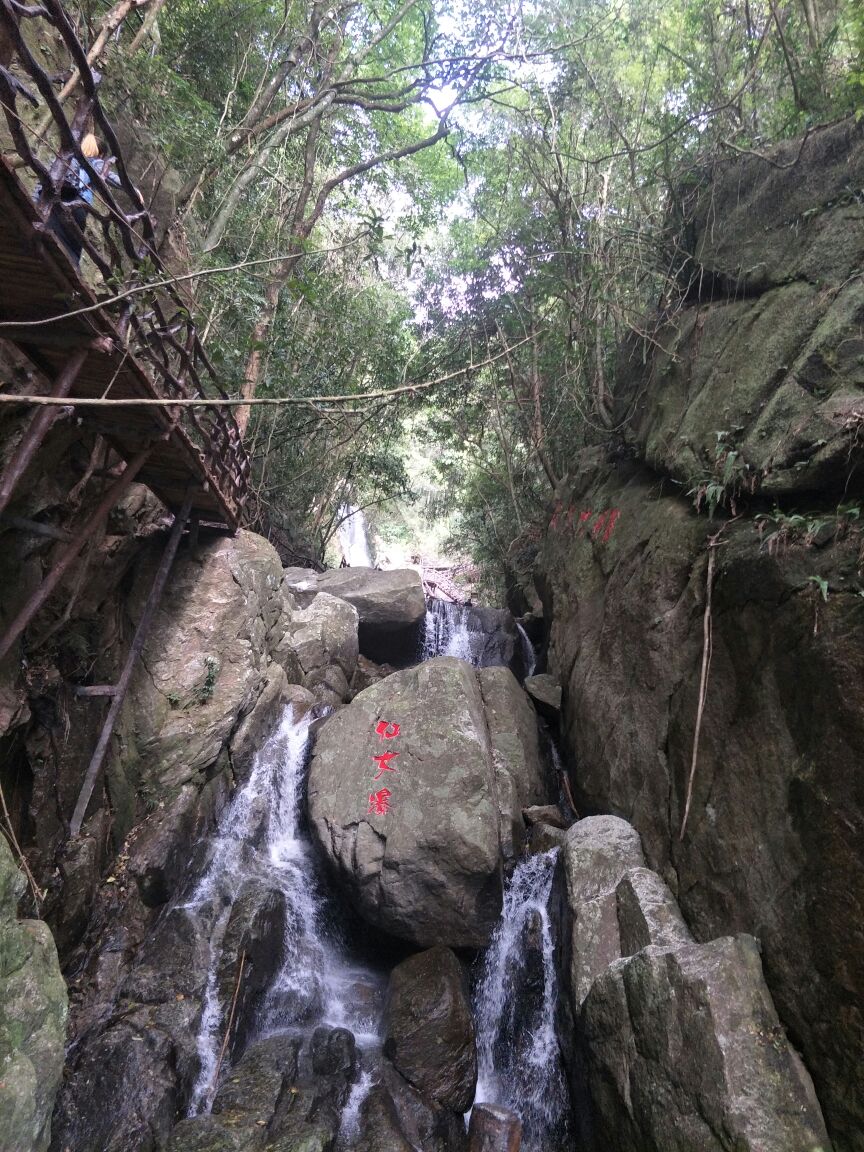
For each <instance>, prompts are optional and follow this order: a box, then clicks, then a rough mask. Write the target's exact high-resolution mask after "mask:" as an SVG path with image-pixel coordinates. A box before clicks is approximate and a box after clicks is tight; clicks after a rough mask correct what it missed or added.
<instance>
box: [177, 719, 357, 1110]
mask: <svg viewBox="0 0 864 1152" xmlns="http://www.w3.org/2000/svg"><path fill="white" fill-rule="evenodd" d="M308 735H309V717H308V716H306V717H304V718H303V719H301V720H298V721H295V720H294V719H293V717H292V710H291V708H290V707H289V708H287V709H286V711H285V714H284V716H283V717H282V720H281V722H280V724H279V725H278V726H277V728H276V730H275V731H274V732H273V734H272V735H271V736H270V738H269V739H268V740H267V741H266V742H265V743H264V744H263V745H262V746H261V748H260V750H259V751H258V753H257V755H256V757H255V762H254V764H253V767H252V772H251V773H250V776H249V779H248V780H247V782H246V783H245V784H244V785H243V786H242V787H241V788H240V789H239V790H238V791H237V793H236V794H235V796H234V797H233V799H232V800H231V802H230V804H229V806H228V807H227V808H226V810H225V812H224V813H223V815H222V818H221V820H220V822H219V828H218V832H217V835H216V836H215V837H214V839H213V841H212V849H213V851H212V858H211V861H210V864H209V866H208V868H207V869H206V871H205V872H204V875H203V876H202V877H201V879H200V881H199V882H198V884H197V886H196V887H195V889H194V891H193V892H192V895H191V897H190V898H189V900H188V901H187V902H186V903H185V904H184V905H183V906H182V907H183V908H184V910H185V911H186V913H187V914H188V915H189V916H192V917H195V918H196V919H198V920H199V922H202V923H203V924H204V926H205V930H206V935H207V937H208V938H209V943H210V963H209V968H208V973H207V984H206V990H205V997H204V1004H203V1010H202V1015H201V1023H200V1027H199V1032H198V1038H197V1044H198V1057H199V1061H200V1070H199V1073H198V1079H197V1081H196V1083H195V1086H194V1089H193V1092H192V1097H191V1102H190V1105H189V1115H190V1116H196V1115H198V1114H199V1113H201V1112H207V1111H209V1109H210V1105H211V1103H212V1100H213V1095H214V1093H215V1090H216V1087H217V1084H216V1080H217V1078H218V1073H219V1049H220V1043H221V1039H222V1033H223V1031H224V1014H225V1012H226V1011H227V1005H225V1004H224V1003H220V997H219V988H218V984H219V967H220V960H221V953H222V945H223V942H224V940H225V936H226V930H227V929H228V925H229V922H230V919H231V914H232V910H233V908H234V904H235V902H236V901H237V900H238V898H240V897H241V893H242V892H245V891H249V889H250V887H251V888H254V887H257V888H258V891H259V892H260V893H262V894H264V895H265V896H268V895H271V894H277V895H278V896H280V897H281V898H282V900H284V905H285V910H286V915H285V933H284V938H283V941H282V957H281V961H280V966H279V969H278V972H277V973H276V976H275V979H274V980H273V981H272V982H271V984H270V987H269V989H268V990H267V992H266V994H265V996H264V1000H263V1003H262V1004H261V1005H260V1008H259V1011H258V1014H257V1021H256V1028H255V1034H256V1036H257V1037H259V1038H260V1037H264V1036H268V1035H272V1034H274V1033H276V1032H281V1031H288V1030H292V1029H297V1028H298V1027H301V1026H302V1027H303V1028H304V1029H306V1028H311V1027H315V1026H316V1025H318V1024H325V1025H328V1026H329V1027H331V1028H335V1027H341V1028H348V1029H349V1030H350V1031H351V1032H353V1033H354V1036H355V1040H356V1041H357V1044H358V1047H360V1048H363V1047H370V1046H373V1045H375V1044H377V1043H378V1042H379V1038H378V1033H377V1024H378V1021H377V1012H376V1011H375V1009H374V1008H367V1009H366V1010H365V1011H364V1009H363V1008H362V1007H361V1008H360V1009H359V1010H358V1009H355V1008H354V1007H353V1005H352V1000H353V999H356V997H354V996H353V995H352V994H353V993H354V992H355V991H356V989H357V986H358V984H361V983H364V982H365V983H366V984H369V983H374V982H375V980H376V977H375V976H373V975H372V974H371V973H369V972H366V971H364V970H362V969H359V968H353V967H351V966H350V965H349V964H348V962H347V961H346V959H345V958H344V957H343V956H342V955H341V954H340V952H339V950H338V949H337V948H336V946H335V945H334V944H333V942H332V941H331V940H330V939H329V938H328V934H327V930H326V924H325V920H326V907H325V902H324V899H323V896H322V894H321V891H320V888H319V886H318V884H317V882H316V872H315V867H316V866H315V863H314V860H313V856H312V850H311V845H310V844H309V841H308V840H307V838H306V837H305V835H304V834H303V833H302V831H301V828H300V809H301V804H302V793H303V774H304V769H305V764H306V747H307V742H308ZM366 999H367V1001H368V1000H373V1001H374V995H373V996H371V997H366ZM360 1000H361V1001H362V1000H363V997H360ZM355 1107H356V1103H355Z"/></svg>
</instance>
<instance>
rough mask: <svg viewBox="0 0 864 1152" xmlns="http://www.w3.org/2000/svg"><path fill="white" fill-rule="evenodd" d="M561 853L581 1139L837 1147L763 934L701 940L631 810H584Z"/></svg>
mask: <svg viewBox="0 0 864 1152" xmlns="http://www.w3.org/2000/svg"><path fill="white" fill-rule="evenodd" d="M561 857H562V861H563V873H564V880H565V896H566V899H565V912H564V928H565V931H564V943H565V948H564V952H565V957H566V958H567V959H569V963H568V964H567V965H566V967H565V981H566V988H567V992H568V999H569V1012H570V1019H571V1020H572V1027H571V1028H570V1029H569V1030H568V1031H569V1036H568V1038H567V1043H568V1046H569V1066H570V1073H571V1090H572V1094H573V1100H574V1118H575V1121H576V1125H577V1129H578V1133H579V1147H580V1148H584V1149H585V1152H601V1150H602V1149H606V1148H610V1147H614V1148H616V1149H619V1150H620V1152H654V1150H655V1149H657V1148H662V1149H664V1152H665V1150H666V1149H669V1150H670V1152H690V1150H691V1149H694V1148H698V1149H700V1152H702V1150H703V1149H704V1150H705V1152H723V1150H724V1149H728V1148H730V1147H734V1148H736V1149H739V1148H740V1149H741V1150H742V1152H791V1150H793V1149H794V1150H795V1152H824V1150H825V1149H827V1147H828V1137H827V1134H826V1132H825V1126H824V1122H823V1119H822V1113H821V1111H820V1108H819V1103H818V1101H817V1099H816V1094H815V1092H814V1089H813V1084H812V1081H811V1079H810V1077H809V1075H808V1073H807V1071H806V1070H805V1068H804V1066H803V1064H802V1063H801V1060H800V1058H799V1057H798V1055H797V1053H796V1052H795V1051H794V1049H793V1048H792V1047H791V1045H790V1044H789V1042H788V1040H787V1038H786V1034H785V1032H784V1031H783V1029H782V1027H781V1026H780V1022H779V1020H778V1018H777V1013H776V1010H775V1008H774V1004H773V1002H772V1000H771V996H770V994H769V992H768V989H767V987H766V986H765V981H764V979H763V976H762V966H761V962H760V957H759V951H758V946H757V944H756V942H755V940H753V938H752V937H750V936H746V935H740V936H738V937H734V938H733V937H725V938H721V939H719V940H715V941H713V942H711V943H709V944H696V943H694V941H693V938H692V936H691V935H690V932H689V930H688V928H687V926H686V924H685V923H684V920H683V918H682V916H681V913H680V911H679V909H678V906H677V904H676V902H675V899H674V897H673V896H672V893H671V892H670V891H669V889H668V888H667V886H666V885H665V884H664V883H663V881H662V880H661V879H660V877H659V876H658V875H657V874H656V873H654V872H652V871H651V870H649V869H647V868H645V867H644V866H643V863H642V862H643V856H642V849H641V845H640V843H639V837H638V835H637V833H636V832H635V830H634V829H633V828H632V827H631V826H630V825H629V824H627V823H626V821H624V820H620V819H618V818H616V817H614V816H599V817H591V818H588V819H585V820H581V821H579V822H578V823H576V824H575V825H574V826H573V827H572V828H571V829H570V830H569V832H567V833H566V835H565V837H564V842H563V847H562V852H561ZM568 953H569V956H568Z"/></svg>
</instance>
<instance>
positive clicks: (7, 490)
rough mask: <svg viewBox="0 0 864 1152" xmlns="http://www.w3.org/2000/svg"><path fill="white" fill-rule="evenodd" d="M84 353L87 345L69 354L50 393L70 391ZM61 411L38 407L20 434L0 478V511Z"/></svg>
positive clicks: (59, 394)
mask: <svg viewBox="0 0 864 1152" xmlns="http://www.w3.org/2000/svg"><path fill="white" fill-rule="evenodd" d="M87 352H88V349H87V348H79V349H78V351H77V352H73V353H72V355H71V356H70V357H69V359H68V360H67V361H66V366H65V367H64V368H63V370H62V372H61V373H60V375H59V376H58V377H57V379H56V380H55V381H54V387H53V388H52V389H51V395H52V396H56V397H63V396H68V395H69V391H70V389H71V388H72V385H73V384H74V383H75V380H76V378H77V376H78V373H79V372H80V371H81V368H82V367H83V365H84V361H85V360H86V359H87ZM60 412H61V409H60V408H55V407H52V406H50V405H49V406H47V407H45V408H42V409H40V410H39V411H38V412H37V413H36V415H35V416H34V417H33V419H32V420H31V421H30V426H29V428H28V429H27V431H26V432H25V433H24V435H23V436H22V438H21V443H20V444H19V445H18V447H17V448H16V450H15V453H14V455H13V456H12V459H11V460H10V461H9V463H8V465H7V466H6V471H5V472H4V473H3V476H2V478H0V513H2V512H3V510H4V508H5V507H6V505H7V504H8V503H9V500H10V499H11V497H12V493H13V492H14V491H15V488H16V487H17V485H18V481H19V480H20V479H21V477H22V476H23V475H24V472H25V470H26V468H27V465H28V464H29V463H30V461H31V460H32V459H33V456H34V455H35V453H36V451H37V449H38V448H39V445H40V444H41V443H42V441H43V440H44V439H45V437H46V436H47V434H48V431H49V429H50V428H51V425H52V424H53V423H54V421H55V420H56V419H57V417H58V416H59V415H60Z"/></svg>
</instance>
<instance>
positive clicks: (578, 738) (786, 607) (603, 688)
mask: <svg viewBox="0 0 864 1152" xmlns="http://www.w3.org/2000/svg"><path fill="white" fill-rule="evenodd" d="M862 141H864V137H862V127H861V125H857V126H852V125H850V124H849V123H845V124H843V125H840V126H836V127H833V128H831V129H830V130H826V131H825V132H823V133H821V134H819V135H818V136H817V137H814V139H813V141H812V144H811V149H812V153H813V154H812V155H811V156H809V157H808V163H807V168H806V172H807V176H806V178H802V179H800V180H797V181H795V182H794V183H790V182H789V181H788V178H784V176H783V169H782V167H781V168H776V167H775V168H772V167H770V166H765V165H764V164H762V163H760V162H759V161H758V160H757V159H745V160H741V161H736V162H735V163H730V164H729V165H727V166H725V167H722V168H721V169H719V170H718V171H717V172H715V173H713V178H712V181H711V185H710V187H711V194H710V196H706V198H705V201H704V203H703V202H700V203H699V204H698V205H697V208H696V211H695V215H694V217H693V218H694V220H695V224H693V225H692V227H691V229H690V232H689V233H688V234H687V235H686V236H683V237H682V238H681V243H682V244H686V245H687V252H688V257H689V261H690V265H689V270H688V272H687V274H686V275H687V277H688V284H689V285H692V287H690V288H689V289H688V295H687V298H686V303H685V305H684V307H683V308H682V310H681V311H680V312H679V313H677V314H676V315H675V316H672V317H669V318H667V319H666V321H665V326H663V327H661V330H660V333H661V334H660V337H659V338H658V340H657V343H656V347H655V348H654V349H653V351H652V352H651V354H650V355H649V356H647V358H643V357H642V356H641V354H640V355H638V356H637V355H636V353H635V352H633V350H632V349H631V350H630V351H631V352H633V354H632V356H631V357H630V358H629V359H628V358H627V357H626V355H625V354H624V353H622V361H621V367H620V371H619V374H618V379H617V383H616V388H615V397H616V403H617V404H618V405H619V407H620V419H621V423H622V426H623V432H622V437H621V442H620V443H619V444H617V445H616V446H615V447H614V448H613V449H602V450H601V449H599V448H593V449H588V450H585V451H584V452H583V453H582V454H581V456H580V457H579V458H577V459H574V461H573V467H572V469H571V472H570V475H569V477H568V478H567V480H566V482H564V483H562V485H561V486H560V488H559V491H558V492H557V493H556V496H555V500H554V501H553V503H552V505H551V507H550V509H549V526H548V530H547V532H546V535H545V537H544V539H543V541H542V542H541V546H540V548H539V551H538V554H537V557H536V563H535V568H534V581H535V586H532V587H531V588H529V589H527V590H525V591H526V593H527V597H526V598H527V599H528V600H530V601H531V602H532V603H533V610H532V611H531V613H530V619H528V618H526V619H525V620H524V621H523V624H524V625H525V626H526V627H529V628H530V629H531V632H532V634H541V635H542V645H541V646H540V647H541V651H540V664H539V667H540V668H541V669H542V670H541V671H540V673H539V675H533V676H532V675H529V676H527V679H526V674H527V673H533V672H534V671H535V669H534V668H533V667H530V666H528V665H527V661H526V658H525V650H524V646H523V644H522V642H521V634H520V633H519V631H518V630H517V627H516V621H515V619H514V617H513V616H512V615H511V613H510V612H508V611H505V610H492V609H473V608H468V607H462V606H442V605H441V604H440V603H438V604H427V602H426V600H425V598H424V595H423V588H422V584H421V580H420V577H419V575H418V574H417V573H416V572H415V571H413V570H410V569H404V570H396V571H385V572H378V571H375V570H372V569H365V568H346V569H341V570H331V571H328V572H324V573H316V572H313V571H311V570H309V569H302V568H301V569H298V568H294V567H288V568H286V567H285V566H284V565H283V563H282V560H281V558H280V556H279V554H278V553H277V551H276V550H275V549H274V547H273V546H272V545H271V544H270V543H269V542H268V541H267V540H265V539H264V538H263V537H261V536H258V535H256V534H254V533H252V532H249V531H245V530H241V531H240V532H238V533H237V534H236V535H235V536H225V535H219V534H209V535H208V534H207V533H206V532H202V534H201V537H200V539H198V540H197V541H192V540H189V541H187V542H186V543H185V544H184V547H183V548H182V549H181V553H180V556H179V558H178V562H177V565H176V567H175V570H174V573H173V575H172V578H171V586H170V595H169V596H168V597H166V599H165V600H164V601H163V603H162V604H161V605H160V607H159V610H158V612H157V614H156V618H155V620H154V623H153V626H152V628H151V630H150V632H149V634H148V637H147V640H146V644H145V647H144V650H143V653H142V658H141V660H140V662H139V664H138V666H137V669H136V672H135V675H134V678H133V682H132V686H131V689H130V692H129V695H128V697H127V699H126V702H125V704H124V707H123V711H122V715H121V721H120V724H119V725H118V728H117V734H116V738H115V745H114V749H113V754H112V757H111V758H110V760H109V763H108V768H107V771H106V774H105V779H104V782H100V787H99V788H98V789H97V790H96V791H95V792H94V794H93V797H92V800H91V801H90V804H89V807H88V809H87V812H86V818H85V822H84V824H83V826H82V829H81V834H80V836H78V837H75V838H73V839H70V838H68V837H67V832H66V830H67V826H68V821H69V819H70V817H71V814H72V810H73V808H74V805H75V802H76V800H77V798H78V792H79V787H80V782H81V775H82V764H83V763H85V762H86V755H87V752H88V750H89V748H90V746H91V745H92V743H93V740H94V738H95V733H96V731H97V730H98V725H97V723H96V719H97V717H96V713H95V712H94V703H93V701H92V700H88V698H87V697H86V696H85V695H75V693H74V692H72V691H71V690H70V688H69V685H70V684H72V683H76V682H78V683H80V682H85V681H86V683H87V684H96V685H98V684H100V683H108V682H110V681H111V679H112V676H113V673H114V672H116V668H117V667H118V665H119V662H120V659H121V655H122V653H123V652H124V651H125V649H126V647H128V643H129V638H130V635H131V633H132V631H133V629H134V626H135V624H136V622H137V620H138V619H139V618H140V614H141V611H142V605H143V600H144V596H145V590H146V589H147V588H148V587H149V584H150V582H151V581H152V575H153V571H154V568H155V565H156V563H157V558H158V546H159V543H160V542H161V539H162V537H163V536H164V533H165V528H166V522H165V517H164V514H163V513H162V511H161V509H160V508H159V507H158V505H157V504H156V502H155V501H154V500H153V498H152V497H151V496H150V495H149V494H148V493H147V492H146V490H144V489H140V488H133V490H132V492H131V493H130V495H129V497H128V498H127V500H126V502H125V503H124V505H123V507H122V508H121V509H119V510H118V512H117V513H116V514H115V517H114V521H113V523H112V528H111V531H110V532H109V533H107V534H106V536H105V538H104V539H103V540H102V541H100V542H99V543H98V545H97V546H96V548H95V550H94V551H95V552H96V553H97V554H96V555H94V556H93V557H92V560H91V563H92V571H93V572H94V573H97V574H98V576H95V577H94V578H93V579H92V580H91V581H89V582H88V581H83V582H82V584H81V586H80V587H79V588H78V589H76V593H75V596H74V597H73V603H72V605H71V607H70V609H69V611H68V613H67V617H66V619H65V620H63V621H61V627H60V628H59V629H58V631H57V636H59V637H60V642H59V643H58V644H56V645H47V646H43V647H42V648H41V649H37V648H35V646H34V648H33V649H32V650H30V649H28V650H26V651H25V650H23V649H20V650H18V651H16V652H14V653H13V654H12V656H11V657H10V658H9V659H8V660H7V661H6V662H5V664H4V666H3V668H2V670H0V671H2V689H0V692H2V695H0V699H2V713H0V717H2V733H0V739H2V752H3V757H4V759H3V782H4V788H5V790H6V793H7V795H8V796H9V797H10V803H11V805H12V808H13V809H14V816H15V824H16V826H17V827H18V829H19V832H20V842H21V847H22V849H23V853H24V856H25V857H26V860H27V863H28V867H29V869H30V873H31V881H30V883H31V886H35V887H36V888H37V889H38V890H39V893H40V899H39V902H38V911H39V913H40V916H39V917H38V918H34V917H32V916H31V917H29V918H28V917H25V918H21V919H19V918H17V914H16V909H17V908H18V906H19V903H20V902H21V898H22V897H24V898H25V900H26V893H25V888H26V887H27V880H26V878H25V877H24V874H23V872H21V871H19V869H18V868H17V867H16V864H15V862H14V860H13V858H12V855H11V853H10V852H9V851H8V850H7V849H6V846H5V844H4V843H0V1116H2V1124H0V1132H2V1134H0V1147H2V1148H3V1149H4V1150H5V1149H8V1152H31V1150H32V1152H45V1150H48V1149H51V1150H52V1152H79V1150H80V1152H97V1150H99V1152H107V1150H110V1152H120V1150H121V1149H122V1150H123V1152H157V1150H159V1152H161V1150H163V1149H164V1150H167V1152H223V1150H224V1152H259V1150H261V1152H263V1150H265V1149H269V1150H274V1152H335V1150H344V1149H358V1150H360V1152H408V1150H415V1152H416V1150H417V1149H420V1150H421V1152H469V1150H470V1152H505V1150H506V1152H513V1150H514V1149H516V1148H518V1147H519V1143H520V1141H521V1146H522V1148H523V1149H524V1150H525V1152H558V1150H559V1149H560V1150H562V1152H563V1150H564V1149H573V1150H574V1152H601V1149H609V1148H615V1149H620V1150H622V1152H655V1150H662V1152H714V1150H717V1152H721V1150H722V1152H727V1150H730V1149H735V1150H736V1152H743V1150H749V1152H775V1150H776V1152H828V1150H829V1149H832V1148H833V1149H834V1152H860V1150H861V1149H864V1143H862V1139H864V1138H862V1132H864V1089H862V1078H861V1071H860V1053H861V1051H862V1049H864V1031H862V1029H864V1019H862V986H864V973H862V967H861V966H862V958H864V939H862V935H861V934H862V930H864V929H862V925H864V915H862V913H864V908H862V905H861V902H862V892H864V872H862V861H864V850H862V844H864V797H862V778H861V769H860V765H861V754H862V751H864V726H862V712H861V699H862V695H861V685H862V679H864V677H862V673H864V666H862V663H864V599H862V594H861V582H860V570H861V538H860V530H859V529H858V528H857V524H856V516H855V515H854V514H853V513H852V512H851V509H852V508H855V507H857V503H856V502H857V501H859V500H860V499H861V498H862V495H864V493H862V481H861V476H860V463H861V452H862V444H861V428H862V417H861V396H862V387H864V376H862V363H864V338H862V324H864V296H862V287H861V282H860V272H859V271H857V270H859V269H860V268H861V266H862V263H864V219H862V211H864V209H862V204H861V188H862V186H864V142H862ZM795 147H797V145H795ZM790 148H792V145H790ZM782 161H783V157H782V156H781V157H780V162H782ZM718 217H720V218H722V220H723V222H724V226H723V229H719V228H716V227H715V223H716V220H717V218H718ZM49 450H50V451H53V453H54V456H55V459H56V461H57V467H56V469H55V470H54V472H53V473H52V474H51V475H40V476H34V477H33V478H32V479H33V483H32V484H30V485H28V486H25V488H24V490H23V495H22V496H21V498H20V502H19V504H18V506H17V507H16V509H15V511H16V512H17V514H18V515H19V516H20V517H24V518H26V519H29V520H31V521H32V520H34V519H36V518H37V517H38V516H40V515H44V514H45V513H46V512H49V511H50V509H51V508H52V507H53V506H54V505H53V504H52V501H56V500H57V499H58V493H59V491H60V490H61V488H62V487H63V483H64V478H65V477H66V473H65V471H64V469H66V468H69V469H70V474H71V463H70V460H71V457H72V456H73V455H74V453H75V452H76V451H79V450H78V449H76V448H74V447H73V445H72V440H71V438H70V437H67V435H66V431H65V430H64V429H63V428H62V427H61V428H59V429H58V430H56V432H54V433H52V441H51V444H50V445H49ZM730 459H731V461H732V463H731V465H730V464H729V461H730ZM727 472H728V473H729V475H728V476H727ZM724 477H726V480H725V482H724V483H725V486H723V485H721V487H723V494H722V495H720V494H718V493H717V492H716V490H714V489H712V488H711V485H712V484H716V483H718V482H719V481H722V480H723V478H724ZM790 498H791V499H794V500H795V501H796V502H797V504H796V506H797V507H798V508H801V509H805V510H806V512H807V515H805V516H804V520H805V521H806V523H807V524H809V523H811V521H812V522H815V521H817V520H818V521H819V522H820V524H819V526H818V527H817V528H815V529H814V531H813V532H810V531H809V528H806V527H805V529H804V530H803V531H801V530H799V529H798V527H797V522H796V524H791V523H789V520H790V517H791V513H790V514H789V515H787V516H786V519H785V520H784V518H783V514H782V513H780V512H779V511H777V512H775V511H774V509H775V503H776V502H777V501H780V500H783V499H790ZM838 501H841V502H842V508H843V509H844V510H843V511H837V510H836V509H837V507H838ZM707 503H710V505H711V510H712V515H713V517H714V518H713V520H709V519H707V518H706V516H705V515H704V512H701V514H700V507H699V505H700V504H701V505H706V504H707ZM694 504H695V505H696V506H694ZM790 507H791V506H790ZM811 509H812V515H811V514H810V512H811ZM772 517H773V518H772ZM4 528H5V525H4ZM11 536H12V534H11V532H9V533H8V535H7V532H5V531H4V537H7V541H8V540H9V538H11ZM52 546H53V545H52V543H51V541H50V540H47V541H46V539H45V538H44V537H38V536H27V535H24V536H16V537H15V538H14V539H12V540H11V543H10V547H9V548H8V549H7V550H6V551H5V552H4V554H3V558H2V560H0V565H2V567H3V569H4V572H3V581H4V587H5V588H9V589H13V591H11V592H10V593H9V595H8V597H7V596H4V601H3V604H2V613H3V617H4V619H5V618H7V617H8V616H9V615H11V614H12V613H13V612H14V610H15V607H16V604H17V602H18V600H19V599H20V598H22V597H23V596H24V595H25V593H26V591H27V587H28V583H30V582H32V581H33V580H34V579H35V574H36V572H37V571H38V569H39V568H40V566H41V564H42V562H43V560H44V558H45V556H46V554H47V552H48V550H49V549H50V548H51V547H52ZM13 575H14V577H15V578H14V579H13ZM524 606H525V605H520V606H519V607H524ZM514 607H517V605H515V604H514ZM73 637H75V638H76V639H73ZM82 650H83V651H82ZM40 652H41V655H39V654H38V653H40ZM531 655H532V660H533V653H532V654H531ZM708 657H710V662H709V664H708V667H707V670H706V659H707V658H708ZM22 907H23V904H22ZM36 910H37V909H36V907H35V906H32V905H31V907H30V908H29V911H31V912H35V911H36ZM472 1106H473V1110H472ZM469 1111H471V1117H470V1120H469V1121H468V1122H467V1123H466V1119H465V1113H467V1112H469Z"/></svg>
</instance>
